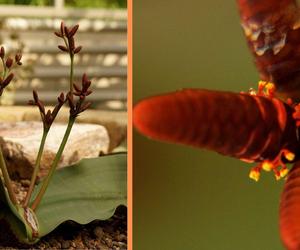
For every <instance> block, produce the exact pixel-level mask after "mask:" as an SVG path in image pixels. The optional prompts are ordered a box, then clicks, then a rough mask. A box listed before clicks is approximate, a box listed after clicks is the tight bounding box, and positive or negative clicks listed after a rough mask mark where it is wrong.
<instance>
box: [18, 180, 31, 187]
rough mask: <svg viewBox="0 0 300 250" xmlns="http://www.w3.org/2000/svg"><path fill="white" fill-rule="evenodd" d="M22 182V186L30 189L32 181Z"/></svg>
mask: <svg viewBox="0 0 300 250" xmlns="http://www.w3.org/2000/svg"><path fill="white" fill-rule="evenodd" d="M20 182H21V184H22V185H23V186H24V187H29V186H30V180H26V179H24V180H21V181H20Z"/></svg>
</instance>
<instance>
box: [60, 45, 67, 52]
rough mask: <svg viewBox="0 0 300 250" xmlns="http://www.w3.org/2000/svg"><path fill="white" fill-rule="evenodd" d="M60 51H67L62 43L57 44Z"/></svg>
mask: <svg viewBox="0 0 300 250" xmlns="http://www.w3.org/2000/svg"><path fill="white" fill-rule="evenodd" d="M57 47H58V48H59V49H60V50H61V51H63V52H69V50H68V48H67V47H66V46H63V45H58V46H57Z"/></svg>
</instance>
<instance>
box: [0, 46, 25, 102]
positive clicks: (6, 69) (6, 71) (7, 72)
mask: <svg viewBox="0 0 300 250" xmlns="http://www.w3.org/2000/svg"><path fill="white" fill-rule="evenodd" d="M0 58H1V61H2V66H3V74H2V77H0V96H1V95H2V93H3V90H4V89H5V88H6V87H7V86H8V84H10V82H11V81H12V79H13V78H14V73H12V72H11V69H12V67H13V64H14V60H13V59H12V58H11V57H5V49H4V47H1V48H0ZM21 59H22V54H20V53H18V54H16V55H15V63H16V64H17V65H19V66H20V65H22V62H21Z"/></svg>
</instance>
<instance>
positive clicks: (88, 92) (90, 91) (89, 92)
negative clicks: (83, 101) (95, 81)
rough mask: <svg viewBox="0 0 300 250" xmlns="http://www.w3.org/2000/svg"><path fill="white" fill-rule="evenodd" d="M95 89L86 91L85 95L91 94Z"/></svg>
mask: <svg viewBox="0 0 300 250" xmlns="http://www.w3.org/2000/svg"><path fill="white" fill-rule="evenodd" d="M92 93H93V91H92V90H88V91H87V92H86V93H85V96H89V95H90V94H92Z"/></svg>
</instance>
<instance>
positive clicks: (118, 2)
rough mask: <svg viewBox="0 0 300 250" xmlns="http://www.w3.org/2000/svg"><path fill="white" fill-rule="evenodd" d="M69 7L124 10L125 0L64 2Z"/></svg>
mask: <svg viewBox="0 0 300 250" xmlns="http://www.w3.org/2000/svg"><path fill="white" fill-rule="evenodd" d="M65 3H66V6H69V7H79V8H87V7H97V8H126V7H127V1H126V0H66V1H65Z"/></svg>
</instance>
